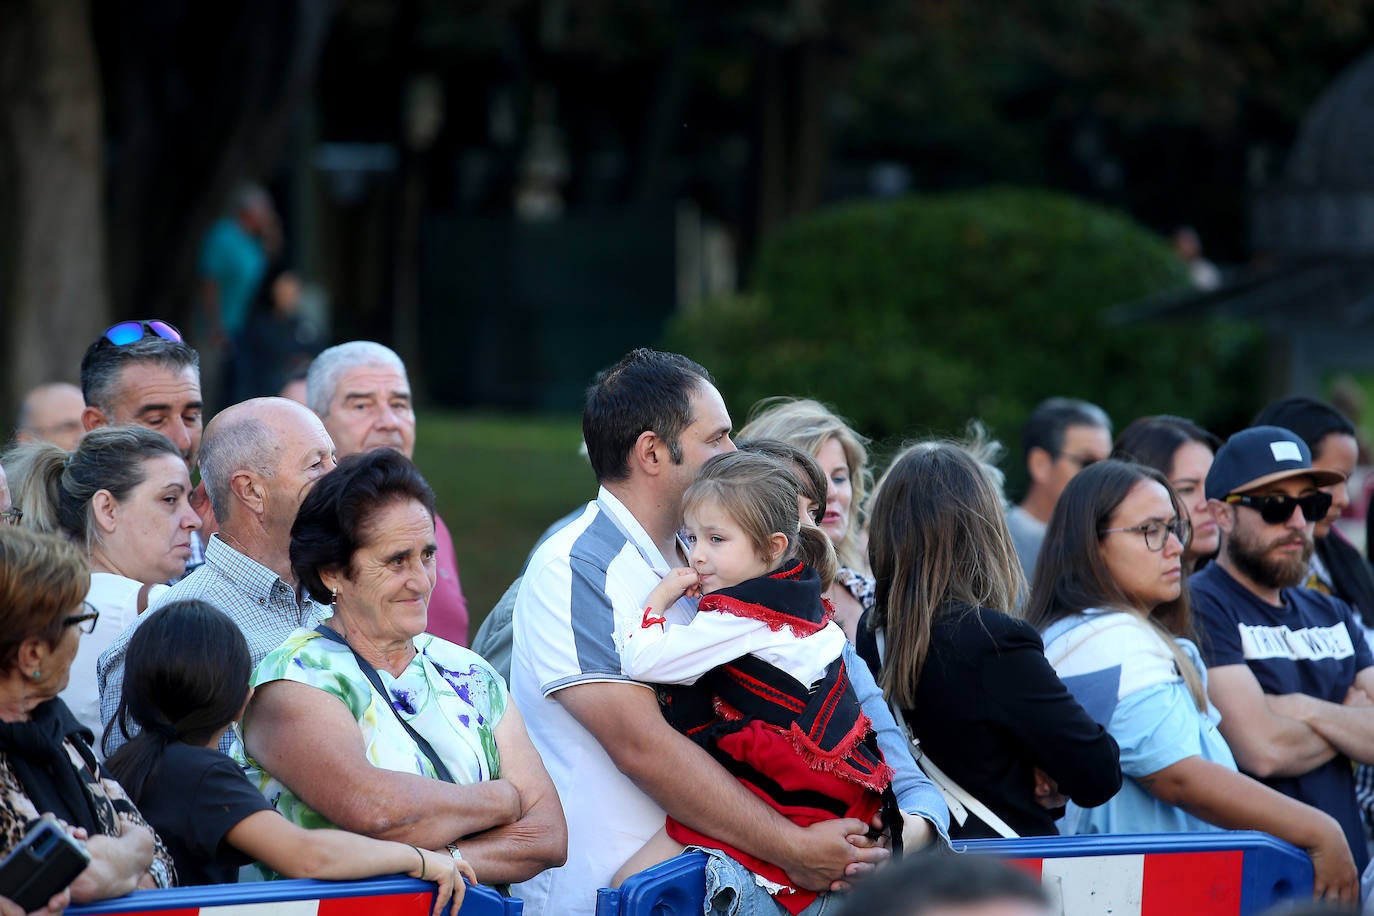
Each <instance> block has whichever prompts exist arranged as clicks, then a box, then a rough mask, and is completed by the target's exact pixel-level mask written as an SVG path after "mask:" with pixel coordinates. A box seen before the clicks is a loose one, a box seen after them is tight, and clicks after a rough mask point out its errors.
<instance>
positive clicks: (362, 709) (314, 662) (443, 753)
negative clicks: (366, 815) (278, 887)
mask: <svg viewBox="0 0 1374 916" xmlns="http://www.w3.org/2000/svg"><path fill="white" fill-rule="evenodd" d="M415 648H416V654H415V657H414V658H413V659H411V661H410V664H409V665H408V666H407V667H406V669H405V671H403V672H401V676H400V677H392V676H391V675H390V674H389V673H388V672H386V671H383V670H381V669H378V671H377V674H378V675H379V677H380V678H381V681H382V684H383V686H385V687H386V689H387V694H388V695H387V696H385V697H382V696H378V695H377V692H376V691H375V690H374V689H373V687H372V684H371V683H370V682H369V681H368V679H367V676H366V675H365V674H363V672H362V670H361V669H360V668H359V667H358V663H357V661H356V660H355V659H354V657H353V653H352V651H350V650H349V648H348V647H347V646H345V645H342V644H340V643H336V642H334V641H332V640H329V639H326V638H325V637H323V636H321V635H320V634H319V633H317V632H315V631H314V630H308V629H300V630H296V631H295V632H293V633H292V634H291V635H290V636H289V637H287V639H286V641H285V642H283V643H282V644H281V646H279V647H278V648H277V649H276V650H275V651H273V652H271V653H270V654H269V655H268V656H267V657H266V658H264V659H263V660H262V662H261V663H260V664H259V665H258V667H257V669H256V670H255V671H254V672H253V681H252V683H253V686H254V687H257V686H260V685H262V684H267V683H270V682H272V681H277V680H289V681H295V682H297V683H301V684H309V685H310V686H312V687H317V688H319V689H320V690H323V691H325V692H326V693H329V694H332V695H334V696H336V697H338V698H339V699H340V700H341V701H342V702H343V703H344V705H345V706H347V707H348V710H349V712H351V713H352V714H353V718H354V719H355V720H356V721H357V723H358V728H359V729H360V730H361V731H362V735H363V744H364V747H365V748H366V753H367V757H368V759H369V760H370V761H372V764H373V765H374V766H377V767H380V768H382V769H386V770H396V771H399V772H402V773H414V774H417V775H420V776H428V777H430V778H431V779H436V778H438V776H437V774H436V772H435V769H434V765H433V764H432V763H431V762H430V760H429V758H428V756H426V755H425V753H424V752H423V751H421V750H420V748H419V747H418V746H417V745H416V744H415V742H414V741H413V740H412V739H411V737H410V736H409V735H408V734H407V733H406V730H405V728H404V727H403V726H402V725H401V723H400V722H399V721H398V720H397V716H398V715H399V716H400V717H402V718H404V719H405V720H406V722H408V723H409V724H410V727H411V728H413V729H414V730H415V731H416V732H417V733H418V734H420V735H422V736H424V738H425V740H427V741H428V742H429V743H430V746H431V747H433V748H434V751H435V752H436V753H437V754H438V755H439V757H440V758H441V759H442V760H443V762H444V765H445V766H446V767H448V770H449V773H450V774H452V776H453V778H454V780H455V781H457V782H458V783H459V784H463V785H468V784H471V783H475V782H480V781H482V780H486V779H495V778H497V777H499V776H500V775H501V757H500V754H499V753H498V752H497V750H496V736H495V733H496V726H497V723H499V722H500V721H501V717H502V715H503V714H504V713H505V711H506V702H507V693H506V684H505V681H503V680H502V679H501V676H500V675H499V674H497V673H496V672H495V671H494V670H493V669H492V668H491V666H489V665H488V664H487V663H486V662H485V661H483V659H482V657H481V656H479V655H477V654H476V653H474V652H472V651H471V650H469V649H465V648H463V647H462V646H458V645H454V644H453V643H450V642H447V641H445V640H442V639H439V638H438V637H436V636H431V635H429V634H428V633H422V634H421V635H419V636H417V637H416V638H415ZM384 704H390V706H391V707H392V708H393V709H394V710H395V714H393V712H392V710H391V709H388V708H387V707H386V705H384ZM246 763H247V766H246V767H245V771H246V773H247V775H248V778H249V780H251V781H252V782H253V784H254V785H255V786H257V787H258V789H259V790H260V791H262V793H263V794H264V795H265V796H267V800H268V801H270V802H271V803H272V804H273V805H274V806H275V807H276V809H277V810H278V811H280V812H281V813H282V814H283V815H284V816H285V817H286V818H287V819H288V820H290V821H292V822H293V823H295V824H299V825H300V826H302V827H307V828H317V827H332V826H334V825H333V824H332V823H330V821H329V820H328V819H327V818H325V817H324V816H323V815H321V814H320V813H319V812H316V811H313V810H311V809H310V808H309V807H307V806H306V804H305V803H304V802H302V801H301V800H300V798H298V797H297V796H296V794H295V793H294V792H292V791H291V789H290V788H288V787H287V786H286V785H285V784H284V783H282V782H280V781H278V780H277V779H275V778H273V776H272V774H271V773H268V772H267V771H266V770H264V769H262V768H261V767H260V766H259V765H258V764H257V763H256V761H254V760H252V759H248V760H247V761H246Z"/></svg>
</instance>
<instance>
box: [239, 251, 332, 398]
mask: <svg viewBox="0 0 1374 916" xmlns="http://www.w3.org/2000/svg"><path fill="white" fill-rule="evenodd" d="M303 294H304V293H303V287H302V284H301V278H300V277H299V276H297V275H296V273H295V272H294V271H290V270H281V271H278V272H277V274H276V276H274V277H272V278H271V279H270V280H269V281H268V283H267V284H266V286H265V287H264V289H263V295H262V296H260V297H259V302H258V303H257V304H256V305H255V306H254V308H253V311H252V314H251V315H250V316H249V318H248V323H247V327H246V329H245V330H244V334H243V341H242V346H241V347H240V348H239V351H238V354H237V359H238V360H239V365H240V367H241V368H240V370H239V378H240V384H239V387H238V391H237V392H236V394H238V396H239V400H243V399H244V398H256V397H267V396H269V395H279V394H281V393H282V389H283V388H285V387H286V385H287V383H288V381H289V380H290V379H292V378H293V377H295V376H296V375H297V374H298V373H300V374H302V378H303V377H304V375H303V374H304V372H305V371H306V370H308V369H309V368H310V361H311V360H312V359H314V358H315V355H316V354H317V353H319V352H320V351H321V350H322V349H324V343H323V341H322V340H321V339H320V335H319V333H318V332H317V331H316V329H315V327H314V326H313V325H312V324H310V323H309V322H308V321H306V320H305V317H304V316H303V315H302V314H301V300H302V296H303ZM302 403H304V402H303V401H302Z"/></svg>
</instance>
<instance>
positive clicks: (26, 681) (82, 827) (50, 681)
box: [0, 525, 176, 903]
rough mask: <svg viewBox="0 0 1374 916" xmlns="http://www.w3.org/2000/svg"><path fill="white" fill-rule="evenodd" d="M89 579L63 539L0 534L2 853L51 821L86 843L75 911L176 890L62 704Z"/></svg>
mask: <svg viewBox="0 0 1374 916" xmlns="http://www.w3.org/2000/svg"><path fill="white" fill-rule="evenodd" d="M89 586H90V573H89V572H87V569H86V560H85V558H84V557H83V556H82V555H81V552H80V551H79V550H78V549H77V548H76V547H75V546H74V545H72V544H70V543H68V542H67V541H65V540H63V539H62V538H59V537H56V536H54V535H48V534H38V533H36V532H33V531H26V530H24V529H22V528H16V527H14V526H11V525H0V607H3V608H5V614H4V618H3V623H0V849H12V848H13V847H14V846H16V845H17V844H18V843H19V841H20V840H21V839H22V838H23V836H24V834H25V832H26V831H27V829H28V826H29V824H30V822H32V821H33V820H34V819H35V818H37V817H39V816H40V815H42V814H51V815H54V816H55V817H57V818H58V819H59V820H61V821H62V822H63V823H64V824H66V825H67V826H68V827H69V828H71V829H72V830H73V832H74V834H75V835H77V836H78V837H80V836H84V837H85V844H86V852H88V853H89V854H90V856H91V864H90V865H89V866H87V868H86V870H85V871H83V872H82V873H81V874H80V875H79V876H78V877H77V879H76V880H75V881H74V882H73V883H72V886H71V896H72V900H73V902H75V903H89V902H91V901H95V900H105V899H107V898H110V897H120V896H123V895H124V894H127V893H129V892H130V891H133V890H136V889H140V888H152V887H171V886H172V884H173V883H174V882H175V877H176V870H175V868H174V867H173V865H172V859H171V857H170V856H169V855H168V853H167V851H166V850H165V849H164V848H163V847H162V844H161V843H160V842H159V841H158V840H157V837H156V836H155V835H154V834H153V831H152V830H151V829H149V827H148V825H147V824H146V822H145V821H144V820H143V817H142V815H140V814H139V813H138V809H137V808H135V807H134V805H133V803H132V802H130V801H129V799H128V796H126V795H125V793H124V790H123V789H122V788H121V787H120V785H119V783H117V782H115V781H114V779H111V778H109V777H108V776H107V775H106V773H105V772H104V771H103V770H102V769H101V766H100V764H99V763H97V762H96V759H95V753H94V752H93V751H92V750H91V746H90V732H89V731H88V730H87V729H86V728H85V727H84V726H83V725H81V723H80V722H78V721H77V720H76V717H75V716H73V715H72V714H71V711H70V710H69V709H67V705H66V704H65V703H63V702H62V700H61V698H60V697H59V696H58V694H59V693H61V691H62V689H63V688H64V687H65V686H66V685H67V675H68V673H69V671H70V670H71V664H72V659H73V658H74V657H75V656H76V652H77V645H78V644H79V643H80V641H81V637H82V634H83V633H84V632H85V631H86V630H88V629H89V628H90V627H91V625H92V624H93V623H95V622H96V620H97V617H98V616H99V615H98V614H97V613H96V612H95V611H94V610H92V609H91V608H89V607H88V606H86V604H85V603H84V602H83V601H82V596H84V595H85V594H86V592H87V590H88V589H89Z"/></svg>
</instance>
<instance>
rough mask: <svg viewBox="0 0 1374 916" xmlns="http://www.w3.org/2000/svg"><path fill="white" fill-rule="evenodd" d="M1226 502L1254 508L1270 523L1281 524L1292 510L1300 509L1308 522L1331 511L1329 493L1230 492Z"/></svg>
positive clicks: (1317, 519) (1323, 516)
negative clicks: (1272, 493)
mask: <svg viewBox="0 0 1374 916" xmlns="http://www.w3.org/2000/svg"><path fill="white" fill-rule="evenodd" d="M1226 501H1227V502H1228V503H1232V504H1233V505H1238V506H1246V507H1248V508H1251V509H1254V510H1255V511H1257V512H1258V513H1259V514H1260V518H1262V519H1264V520H1265V522H1267V523H1268V524H1270V525H1282V524H1283V523H1284V522H1286V521H1288V520H1289V519H1290V518H1292V517H1293V510H1294V509H1297V508H1301V509H1302V517H1303V519H1304V520H1306V521H1309V522H1319V521H1321V520H1322V519H1324V518H1326V513H1327V512H1329V511H1331V494H1330V493H1308V494H1306V495H1305V496H1283V495H1279V494H1274V495H1270V496H1253V495H1251V494H1249V493H1232V494H1231V495H1230V496H1228V497H1226Z"/></svg>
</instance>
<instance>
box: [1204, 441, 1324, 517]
mask: <svg viewBox="0 0 1374 916" xmlns="http://www.w3.org/2000/svg"><path fill="white" fill-rule="evenodd" d="M1289 477H1311V478H1312V483H1313V484H1315V485H1316V486H1319V487H1324V486H1326V485H1327V484H1333V483H1340V482H1341V481H1342V480H1345V475H1344V474H1342V473H1341V472H1340V471H1332V470H1330V469H1328V468H1314V467H1312V452H1311V450H1309V449H1308V447H1307V443H1306V442H1304V441H1302V439H1300V438H1298V435H1297V434H1296V433H1294V432H1292V431H1290V430H1287V429H1284V428H1283V427H1282V426H1252V427H1250V428H1249V429H1243V430H1241V431H1240V432H1238V433H1236V434H1235V435H1234V436H1232V437H1231V438H1230V439H1227V440H1226V444H1225V445H1223V446H1222V447H1221V448H1220V449H1218V450H1217V455H1216V458H1215V459H1214V460H1213V461H1212V469H1211V470H1210V471H1208V472H1207V498H1208V499H1225V498H1226V497H1227V496H1229V495H1230V494H1232V493H1242V492H1244V491H1246V490H1253V489H1255V488H1256V487H1262V486H1264V485H1265V484H1270V483H1274V482H1275V481H1279V480H1287V479H1288V478H1289Z"/></svg>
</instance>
